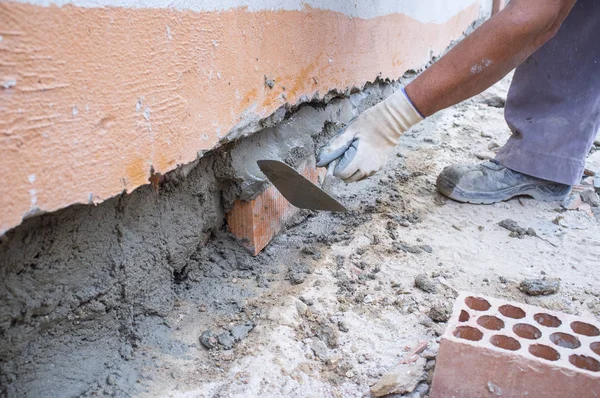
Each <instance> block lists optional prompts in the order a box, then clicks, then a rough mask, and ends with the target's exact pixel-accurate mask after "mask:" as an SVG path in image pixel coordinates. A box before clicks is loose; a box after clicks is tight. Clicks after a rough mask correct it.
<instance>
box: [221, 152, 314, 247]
mask: <svg viewBox="0 0 600 398" xmlns="http://www.w3.org/2000/svg"><path fill="white" fill-rule="evenodd" d="M298 172H300V173H301V174H302V175H304V176H305V177H306V178H308V179H309V180H311V181H312V182H314V183H318V180H319V176H323V175H324V172H325V169H320V170H317V169H316V168H315V167H314V166H313V165H307V164H304V165H301V166H300V167H299V168H298ZM298 211H299V209H298V208H297V207H294V206H292V205H291V204H290V203H289V202H288V201H287V200H286V199H285V198H284V197H283V195H281V194H280V193H279V191H278V190H277V189H276V188H275V187H274V186H273V185H271V184H269V186H268V188H267V189H265V191H264V192H262V193H261V194H260V195H258V196H257V197H256V198H255V199H253V200H251V201H248V202H245V201H241V200H238V201H236V202H235V203H234V207H233V210H232V211H230V212H229V213H227V224H228V226H229V230H230V231H231V233H233V234H234V235H235V236H236V237H237V238H238V239H239V240H240V242H241V243H242V245H243V246H244V247H246V248H247V249H248V250H249V251H250V252H251V253H252V254H253V255H257V254H258V253H259V252H260V251H261V250H262V249H263V248H264V247H265V246H266V245H267V244H269V242H270V241H271V239H273V237H274V236H275V235H277V234H278V233H279V232H281V230H282V229H283V228H285V225H286V223H287V222H289V221H290V220H291V218H292V217H294V216H295V215H296V214H297V213H298Z"/></svg>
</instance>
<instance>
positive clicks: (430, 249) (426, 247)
mask: <svg viewBox="0 0 600 398" xmlns="http://www.w3.org/2000/svg"><path fill="white" fill-rule="evenodd" d="M419 247H420V248H421V249H423V250H424V251H426V252H427V253H433V248H432V247H431V246H429V245H420V246H419Z"/></svg>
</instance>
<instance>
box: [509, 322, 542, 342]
mask: <svg viewBox="0 0 600 398" xmlns="http://www.w3.org/2000/svg"><path fill="white" fill-rule="evenodd" d="M513 332H515V334H516V335H517V336H519V337H522V338H524V339H529V340H536V339H539V338H540V337H542V332H540V329H538V328H536V327H535V326H532V325H529V324H527V323H517V324H516V325H515V326H513Z"/></svg>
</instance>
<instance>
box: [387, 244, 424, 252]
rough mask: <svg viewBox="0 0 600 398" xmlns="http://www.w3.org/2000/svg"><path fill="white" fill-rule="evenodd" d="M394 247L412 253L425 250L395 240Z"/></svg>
mask: <svg viewBox="0 0 600 398" xmlns="http://www.w3.org/2000/svg"><path fill="white" fill-rule="evenodd" d="M394 248H395V249H396V250H398V251H403V252H406V253H411V254H420V253H422V251H423V250H422V249H421V248H419V247H418V246H411V245H408V244H406V243H402V242H394Z"/></svg>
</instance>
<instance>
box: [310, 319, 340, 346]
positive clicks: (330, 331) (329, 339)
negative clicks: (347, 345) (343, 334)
mask: <svg viewBox="0 0 600 398" xmlns="http://www.w3.org/2000/svg"><path fill="white" fill-rule="evenodd" d="M315 336H317V337H318V338H319V340H321V341H322V342H324V343H325V345H327V347H329V348H337V347H338V346H339V344H340V343H339V333H338V331H337V329H336V328H335V327H334V326H333V324H331V323H329V322H328V321H325V320H324V321H322V322H321V323H320V324H319V326H318V327H317V329H316V331H315Z"/></svg>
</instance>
